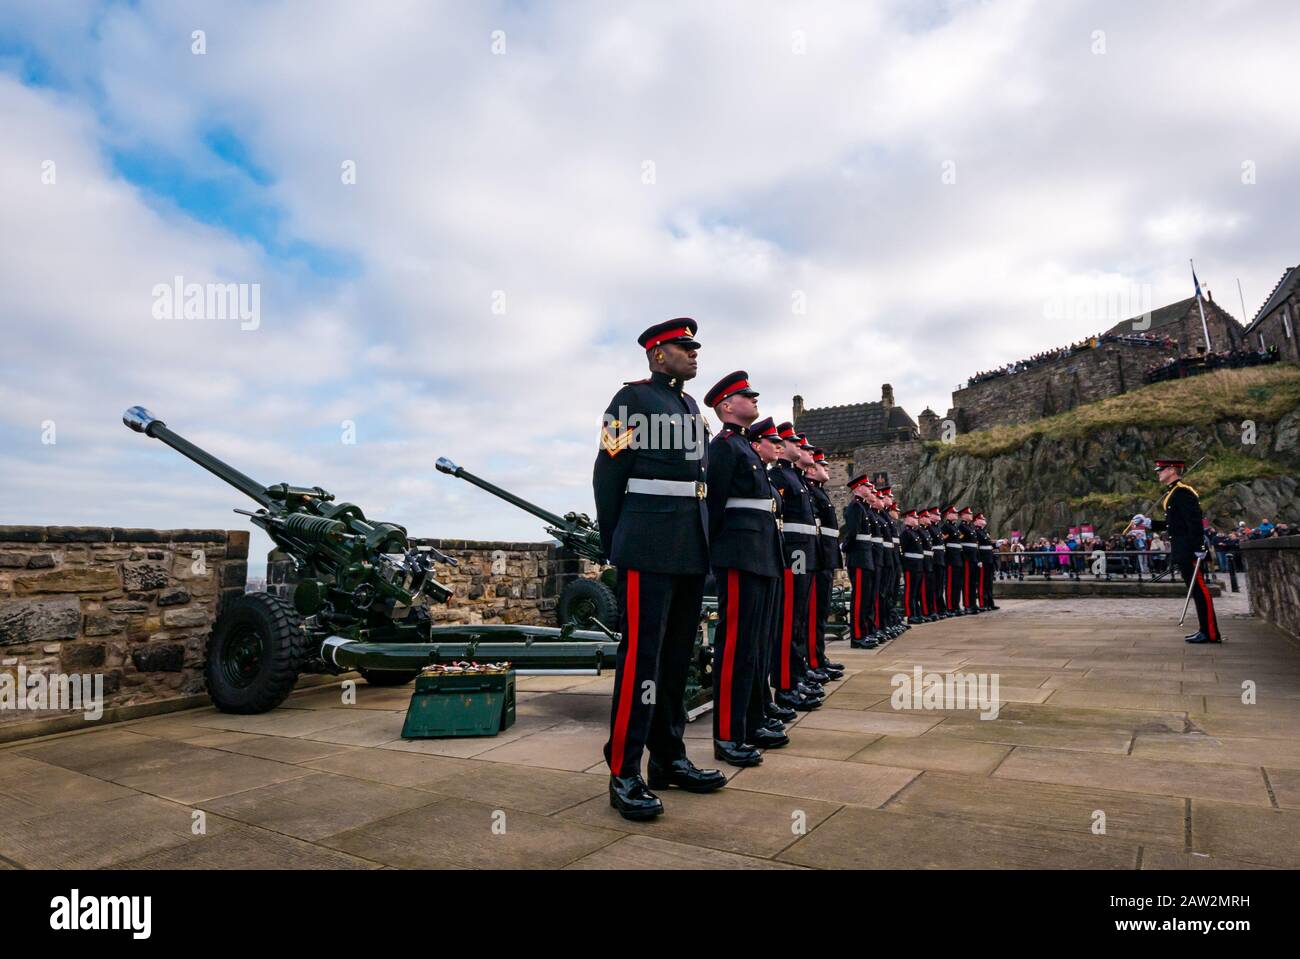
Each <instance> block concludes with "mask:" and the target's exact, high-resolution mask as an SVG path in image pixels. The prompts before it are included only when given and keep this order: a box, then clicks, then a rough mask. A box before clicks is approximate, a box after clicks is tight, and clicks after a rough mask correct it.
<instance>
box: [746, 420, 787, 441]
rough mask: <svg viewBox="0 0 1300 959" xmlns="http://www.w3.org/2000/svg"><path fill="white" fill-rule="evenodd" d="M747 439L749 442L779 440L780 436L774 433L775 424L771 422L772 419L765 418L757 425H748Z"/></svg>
mask: <svg viewBox="0 0 1300 959" xmlns="http://www.w3.org/2000/svg"><path fill="white" fill-rule="evenodd" d="M749 438H750V439H751V440H760V439H763V440H779V439H780V438H781V434H779V433H778V432H777V431H776V424H775V423H773V422H772V417H770V416H765V417H763V419H761V420H759V421H758V422H757V423H752V424H750V427H749Z"/></svg>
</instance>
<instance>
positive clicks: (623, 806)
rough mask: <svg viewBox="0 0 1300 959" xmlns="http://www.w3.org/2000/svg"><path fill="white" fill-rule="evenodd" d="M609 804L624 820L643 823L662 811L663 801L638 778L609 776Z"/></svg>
mask: <svg viewBox="0 0 1300 959" xmlns="http://www.w3.org/2000/svg"><path fill="white" fill-rule="evenodd" d="M609 804H610V805H611V806H613V807H614V808H615V809H617V810H618V812H619V815H620V816H622V817H623V818H624V819H631V820H632V821H633V822H644V821H645V820H647V819H654V817H655V816H658V815H661V814H662V813H663V811H664V804H663V801H662V800H660V798H659V797H658V796H656V795H655V794H654V793H652V792H651V791H650V789H649V787H648V786H646V784H645V780H644V779H642V778H641V777H640V776H610V777H609Z"/></svg>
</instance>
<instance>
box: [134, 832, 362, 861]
mask: <svg viewBox="0 0 1300 959" xmlns="http://www.w3.org/2000/svg"><path fill="white" fill-rule="evenodd" d="M115 868H118V869H379V868H381V867H380V866H379V865H378V864H377V863H373V862H367V861H366V860H364V859H358V858H357V857H355V856H349V855H347V854H345V853H341V852H335V851H334V850H332V849H325V848H323V847H321V846H317V845H313V844H312V843H309V842H303V841H302V840H300V839H294V838H293V837H291V836H282V835H280V834H279V833H275V832H271V831H269V830H266V829H258V828H256V827H253V826H233V827H232V828H230V829H226V830H224V831H222V832H220V833H218V834H217V835H215V836H207V837H204V838H202V839H197V840H195V841H193V842H187V843H185V844H184V845H181V846H172V847H170V848H168V849H163V850H160V851H158V852H155V853H151V854H150V855H147V856H142V857H141V858H139V859H133V860H130V861H128V862H124V863H120V864H118V865H117V866H116V867H115Z"/></svg>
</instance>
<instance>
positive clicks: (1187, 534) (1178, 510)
mask: <svg viewBox="0 0 1300 959" xmlns="http://www.w3.org/2000/svg"><path fill="white" fill-rule="evenodd" d="M1160 506H1161V508H1162V509H1163V510H1164V511H1165V518H1164V519H1162V520H1155V521H1154V522H1153V523H1152V524H1151V528H1152V529H1153V530H1157V531H1165V530H1167V531H1168V532H1169V555H1170V556H1171V557H1172V558H1173V559H1174V560H1175V561H1177V560H1180V559H1190V558H1191V557H1192V556H1193V555H1194V554H1196V553H1198V552H1200V551H1201V550H1202V549H1203V548H1204V546H1203V544H1204V542H1205V525H1204V523H1203V519H1204V517H1203V515H1202V513H1201V498H1200V496H1199V495H1197V492H1196V490H1194V489H1192V488H1191V487H1190V486H1188V485H1187V484H1186V483H1184V482H1183V481H1182V480H1177V481H1175V482H1173V483H1170V484H1169V486H1167V487H1166V488H1165V495H1164V498H1163V499H1162V500H1161V501H1160Z"/></svg>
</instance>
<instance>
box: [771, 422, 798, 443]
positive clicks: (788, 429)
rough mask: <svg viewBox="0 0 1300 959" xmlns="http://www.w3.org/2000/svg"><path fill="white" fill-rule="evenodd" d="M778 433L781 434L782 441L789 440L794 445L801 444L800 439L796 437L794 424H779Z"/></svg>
mask: <svg viewBox="0 0 1300 959" xmlns="http://www.w3.org/2000/svg"><path fill="white" fill-rule="evenodd" d="M776 431H777V432H778V433H780V434H781V439H783V440H789V441H790V442H792V443H797V442H799V437H798V436H796V435H795V432H794V424H793V423H779V424H777V427H776Z"/></svg>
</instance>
